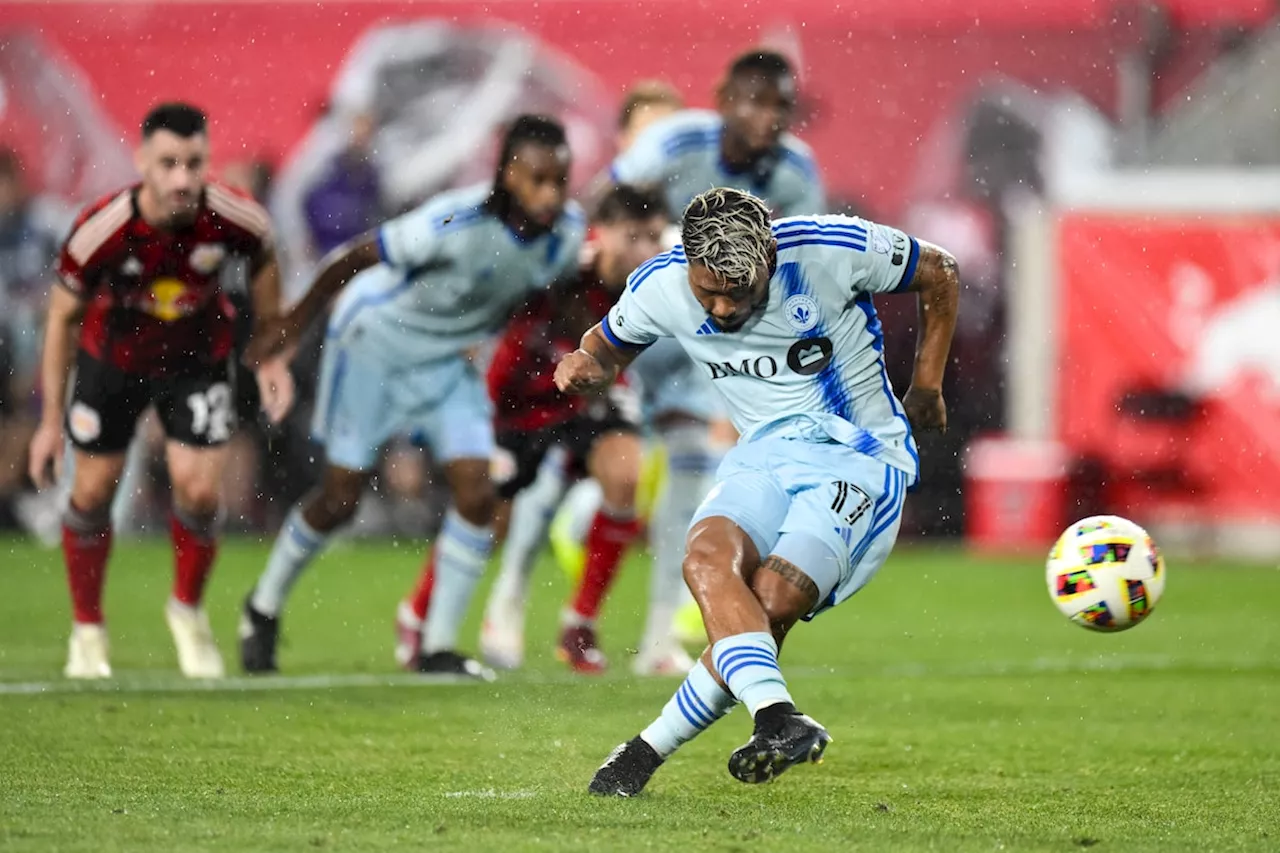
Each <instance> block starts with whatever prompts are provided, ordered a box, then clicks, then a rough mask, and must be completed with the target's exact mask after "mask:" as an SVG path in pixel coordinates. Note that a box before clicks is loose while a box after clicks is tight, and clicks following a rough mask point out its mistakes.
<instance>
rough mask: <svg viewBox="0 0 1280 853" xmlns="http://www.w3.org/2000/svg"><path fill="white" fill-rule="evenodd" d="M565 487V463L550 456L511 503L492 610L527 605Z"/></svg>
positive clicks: (494, 588)
mask: <svg viewBox="0 0 1280 853" xmlns="http://www.w3.org/2000/svg"><path fill="white" fill-rule="evenodd" d="M558 449H559V448H553V451H554V450H558ZM566 485H567V484H566V483H565V476H564V464H563V459H562V458H561V456H560V455H559V454H556V453H554V452H552V453H548V454H547V458H546V459H545V460H543V463H542V465H541V466H540V467H539V468H538V476H537V478H536V479H535V480H534V481H533V483H531V484H530V485H529V487H528V488H527V489H525V490H524V491H522V492H520V493H519V494H517V495H516V496H515V498H514V499H513V500H512V502H511V523H510V525H508V527H507V542H506V544H505V545H504V546H503V549H502V571H501V573H500V574H499V575H498V580H497V581H496V582H495V583H494V585H493V592H491V593H490V594H489V608H490V609H492V608H494V607H496V606H497V603H498V602H500V601H506V602H518V603H519V604H520V605H521V606H523V605H524V601H525V597H526V593H527V591H528V588H529V577H530V575H532V574H533V567H534V565H536V563H537V558H538V553H539V552H540V551H541V550H542V546H543V545H544V544H545V543H546V541H547V528H549V527H550V526H551V518H552V516H554V515H555V512H556V507H558V506H559V505H560V499H561V498H562V497H564V492H565V487H566Z"/></svg>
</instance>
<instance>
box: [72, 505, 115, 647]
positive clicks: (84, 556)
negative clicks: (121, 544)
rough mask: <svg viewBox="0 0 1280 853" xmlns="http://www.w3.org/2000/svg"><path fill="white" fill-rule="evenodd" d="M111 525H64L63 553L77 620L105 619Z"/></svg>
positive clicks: (87, 621) (93, 621)
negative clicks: (104, 590) (89, 528)
mask: <svg viewBox="0 0 1280 853" xmlns="http://www.w3.org/2000/svg"><path fill="white" fill-rule="evenodd" d="M110 553H111V528H110V527H104V528H102V529H101V530H92V531H88V532H84V531H81V530H76V529H73V528H71V527H68V526H67V524H66V523H65V522H63V525H62V554H63V558H64V559H65V560H66V563H67V584H68V585H69V586H70V587H71V609H72V612H73V615H74V618H75V620H76V621H77V622H81V623H90V624H95V625H96V624H99V623H101V622H102V588H103V586H104V585H105V584H106V582H107V556H108V555H109V554H110Z"/></svg>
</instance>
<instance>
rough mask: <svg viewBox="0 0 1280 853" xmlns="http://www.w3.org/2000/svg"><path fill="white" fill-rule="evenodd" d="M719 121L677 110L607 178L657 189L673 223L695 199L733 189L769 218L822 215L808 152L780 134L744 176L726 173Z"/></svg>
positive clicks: (639, 140)
mask: <svg viewBox="0 0 1280 853" xmlns="http://www.w3.org/2000/svg"><path fill="white" fill-rule="evenodd" d="M723 129H724V119H722V118H721V117H720V115H719V114H718V113H714V112H711V111H710V110H681V111H680V112H678V113H676V114H674V115H671V116H668V117H667V118H664V119H660V120H658V121H656V122H654V123H653V124H652V125H650V126H649V127H647V128H645V129H644V131H643V132H642V133H641V134H640V136H639V137H637V138H636V141H635V142H634V143H633V144H632V146H631V147H630V148H628V149H627V150H626V151H625V152H623V153H622V154H620V155H619V156H618V157H617V159H615V160H614V161H613V165H612V166H611V167H610V169H609V174H610V176H611V177H612V178H613V180H614V181H615V182H619V183H633V184H640V183H659V184H661V185H662V186H663V187H664V189H665V191H666V196H667V205H668V206H669V207H670V209H671V213H672V215H673V216H676V217H679V216H680V214H681V213H682V212H683V211H684V209H685V207H686V206H687V205H688V204H689V202H690V201H692V200H693V197H694V196H696V195H697V194H698V193H701V192H706V191H707V190H709V189H711V188H712V187H733V188H735V189H740V190H744V191H746V192H749V193H751V194H752V195H754V196H756V197H757V198H761V199H763V200H764V201H765V202H766V203H767V204H768V205H769V206H770V207H771V208H772V209H773V213H774V216H797V215H802V214H808V215H813V214H819V213H825V212H826V209H827V199H826V193H825V192H824V191H823V188H822V178H821V176H820V175H819V174H818V165H817V163H816V162H815V161H814V159H813V152H812V151H810V150H809V146H807V145H805V144H804V143H803V142H801V141H800V140H799V139H797V138H796V137H794V136H792V135H791V134H789V133H787V134H783V136H782V139H781V141H780V143H779V146H778V150H777V152H776V154H775V155H774V156H771V157H768V158H766V159H765V160H764V161H763V162H761V163H760V164H758V167H757V168H755V169H751V170H748V171H744V172H735V171H730V170H729V169H728V168H727V167H726V166H725V164H724V161H723V160H721V158H720V134H721V133H722V131H723Z"/></svg>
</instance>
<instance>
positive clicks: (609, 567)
mask: <svg viewBox="0 0 1280 853" xmlns="http://www.w3.org/2000/svg"><path fill="white" fill-rule="evenodd" d="M639 535H640V522H639V521H638V520H637V519H635V518H628V519H625V520H622V519H617V518H614V517H613V516H610V515H607V514H606V513H605V511H604V510H600V511H599V512H597V513H596V517H595V520H594V521H592V522H591V531H590V532H589V533H587V567H586V569H585V570H583V572H582V582H581V583H580V584H579V585H578V594H577V595H576V596H575V597H574V600H573V610H574V612H575V613H577V614H578V615H579V616H581V617H582V618H583V619H595V618H596V615H597V614H599V612H600V603H601V602H602V601H604V596H605V593H606V592H608V591H609V585H610V584H611V583H613V578H614V576H615V575H617V574H618V566H620V565H622V555H623V554H625V553H626V552H627V546H628V545H630V544H631V543H632V542H634V541H635V540H636V537H638V536H639Z"/></svg>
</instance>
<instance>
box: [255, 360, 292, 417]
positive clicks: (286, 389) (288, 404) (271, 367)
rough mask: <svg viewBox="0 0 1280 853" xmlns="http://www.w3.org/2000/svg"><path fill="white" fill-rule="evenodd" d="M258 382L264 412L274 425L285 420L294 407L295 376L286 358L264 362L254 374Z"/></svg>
mask: <svg viewBox="0 0 1280 853" xmlns="http://www.w3.org/2000/svg"><path fill="white" fill-rule="evenodd" d="M254 377H255V378H256V379H257V380H258V394H259V396H261V397H262V411H264V412H266V413H267V419H268V420H270V421H271V423H273V424H278V423H280V422H281V421H282V420H284V416H285V415H287V414H289V409H290V408H292V407H293V374H292V373H290V372H289V362H288V360H287V359H284V358H273V359H271V360H269V361H264V362H263V363H262V366H261V367H259V368H258V369H257V371H256V372H255V373H254Z"/></svg>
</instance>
